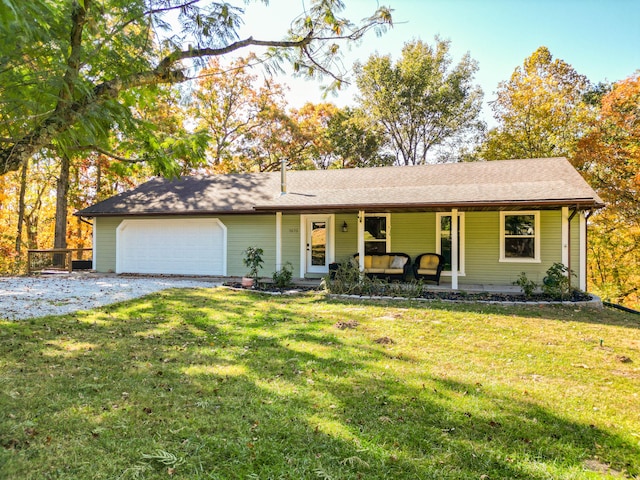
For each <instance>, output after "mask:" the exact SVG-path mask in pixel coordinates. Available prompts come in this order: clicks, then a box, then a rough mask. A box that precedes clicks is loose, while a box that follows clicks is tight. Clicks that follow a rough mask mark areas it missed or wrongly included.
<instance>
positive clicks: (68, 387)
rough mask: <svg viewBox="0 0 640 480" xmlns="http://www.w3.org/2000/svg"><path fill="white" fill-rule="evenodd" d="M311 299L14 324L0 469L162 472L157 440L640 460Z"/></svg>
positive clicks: (359, 472)
mask: <svg viewBox="0 0 640 480" xmlns="http://www.w3.org/2000/svg"><path fill="white" fill-rule="evenodd" d="M160 297H162V302H158V301H157V300H158V299H159V298H160ZM316 301H317V299H314V298H312V297H308V298H301V299H298V300H296V301H291V300H290V299H278V298H265V297H264V296H260V295H247V294H224V295H215V294H213V295H212V294H211V292H205V293H202V291H180V292H176V291H173V292H167V293H163V294H159V295H153V296H150V297H146V298H145V299H142V300H138V301H132V302H127V303H124V304H121V305H117V306H112V307H107V308H105V309H102V312H103V313H98V314H96V313H91V312H90V313H86V314H84V313H83V314H77V315H72V316H68V317H58V318H45V319H38V320H34V321H30V322H24V323H15V324H12V325H11V329H8V330H3V331H2V332H3V333H2V336H1V337H0V340H1V344H0V347H1V348H2V359H3V366H2V367H0V368H1V370H0V372H1V373H2V377H3V378H4V379H5V380H4V382H6V384H7V385H11V388H10V389H5V390H7V392H8V393H7V394H2V395H0V445H1V446H2V447H3V448H2V450H1V451H0V477H4V478H8V477H12V478H29V477H34V476H35V477H41V478H46V477H61V476H62V477H65V478H89V477H92V478H97V477H101V478H118V477H122V478H133V476H134V474H135V473H136V472H137V470H135V468H140V469H142V468H143V467H144V466H145V465H146V466H147V467H149V469H150V470H148V471H147V472H146V475H147V476H150V477H149V478H156V477H153V475H156V476H157V478H164V477H166V474H167V464H162V462H158V461H156V462H155V463H154V461H153V460H146V461H145V460H143V457H142V454H145V453H150V452H154V451H164V452H170V453H172V454H174V455H175V456H176V458H178V459H179V460H180V461H176V462H175V464H172V465H169V468H172V469H173V470H171V471H170V473H171V475H172V476H173V478H291V479H299V478H319V477H322V475H325V476H326V478H341V479H358V478H452V479H453V478H456V479H462V478H482V476H483V475H488V478H523V479H534V480H535V479H546V478H549V477H550V476H552V477H554V478H563V477H564V476H566V477H567V478H569V477H571V478H580V475H581V473H580V472H582V471H583V463H582V462H583V461H584V460H586V459H591V458H598V457H599V458H604V459H607V458H608V459H609V461H613V460H615V462H616V463H615V465H613V466H614V467H616V468H618V469H621V470H622V469H627V470H628V471H629V472H631V473H634V474H638V473H639V472H638V464H637V463H635V464H634V463H632V462H634V460H632V459H634V458H635V459H637V458H640V449H639V448H638V446H637V445H631V444H629V443H626V442H625V441H624V440H623V439H621V438H620V437H617V436H616V435H614V434H612V433H610V432H607V431H604V430H601V429H598V428H595V427H593V426H589V425H582V424H578V423H574V422H571V421H567V420H566V419H563V418H560V417H558V416H557V415H555V414H554V413H552V412H551V411H549V410H546V409H544V408H542V407H540V406H538V405H535V404H532V403H528V402H526V401H514V400H513V398H512V397H506V396H503V395H502V394H500V393H497V392H496V391H493V390H491V389H488V388H485V387H483V386H482V385H479V384H469V383H464V382H459V381H455V380H451V379H447V378H442V377H438V376H434V375H433V374H431V373H429V372H430V370H429V368H428V367H427V366H422V365H420V364H419V362H418V360H417V358H418V357H416V356H409V357H406V358H399V357H397V356H396V357H392V356H389V354H388V352H387V351H386V348H385V346H384V345H378V344H375V343H372V342H370V341H369V339H368V338H367V337H366V335H363V334H362V333H361V332H360V331H357V330H353V331H352V330H344V331H343V330H337V329H336V328H335V327H334V326H333V322H334V321H335V319H336V318H342V319H345V320H348V319H355V318H356V317H355V316H352V315H351V314H350V312H349V310H348V308H347V307H348V306H352V304H349V305H347V304H345V305H344V306H343V308H339V309H336V310H335V311H331V312H328V313H326V312H325V313H318V314H317V315H315V314H313V313H308V314H306V316H305V317H303V316H301V314H300V308H301V303H300V302H302V303H307V304H313V303H314V302H316ZM159 304H162V305H163V307H159ZM465 308H467V307H465ZM469 308H470V307H469ZM247 312H250V313H251V314H252V315H251V316H250V317H248V318H247ZM358 318H359V317H358ZM3 329H4V325H3ZM381 363H383V364H386V365H388V366H389V369H388V370H385V369H383V368H380V367H379V365H380V364H381ZM396 369H398V371H407V372H408V373H409V374H408V375H400V374H395V373H394V371H395V370H396ZM405 369H407V370H405ZM9 390H10V391H9ZM610 451H613V452H615V453H616V454H618V455H619V456H618V458H617V459H611V458H610V457H609V456H608V455H610V453H609V452H610ZM99 459H108V460H107V461H102V460H99ZM145 468H146V467H145ZM142 473H144V472H142Z"/></svg>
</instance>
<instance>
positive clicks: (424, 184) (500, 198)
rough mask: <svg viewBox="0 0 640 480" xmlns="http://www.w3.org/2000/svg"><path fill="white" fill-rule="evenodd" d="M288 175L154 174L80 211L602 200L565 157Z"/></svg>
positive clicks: (583, 203) (584, 203) (582, 203)
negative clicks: (165, 176) (284, 188)
mask: <svg viewBox="0 0 640 480" xmlns="http://www.w3.org/2000/svg"><path fill="white" fill-rule="evenodd" d="M286 182H287V193H286V194H284V195H282V194H281V193H280V172H273V173H254V174H232V175H210V176H198V177H185V178H182V179H174V180H167V179H163V178H154V179H152V180H150V181H148V182H146V183H144V184H142V185H140V186H139V187H137V188H135V189H134V190H131V191H128V192H124V193H122V194H120V195H116V196H114V197H111V198H109V199H107V200H104V201H102V202H100V203H97V204H95V205H93V206H90V207H88V208H85V209H84V210H81V211H79V212H77V213H76V215H81V216H85V217H93V216H106V215H166V214H208V213H215V214H224V213H251V212H256V211H285V210H292V211H313V210H324V211H326V210H332V209H333V210H358V209H365V210H372V209H386V210H403V209H405V210H411V209H415V210H428V209H445V208H467V209H473V208H509V207H513V208H519V207H522V206H537V207H558V206H563V205H567V206H578V207H579V208H593V207H600V206H602V205H603V202H602V200H601V199H600V197H599V196H598V195H597V194H596V193H595V192H594V191H593V189H592V188H591V187H590V186H589V185H588V184H587V183H586V182H585V181H584V179H583V178H582V177H581V176H580V174H579V173H578V172H577V171H576V170H575V169H574V168H573V166H572V165H571V164H570V163H569V162H568V161H567V160H566V159H564V158H539V159H528V160H503V161H497V162H475V163H452V164H439V165H423V166H413V167H381V168H363V169H345V170H305V171H288V172H287V177H286Z"/></svg>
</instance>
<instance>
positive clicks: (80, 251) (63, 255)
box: [27, 248, 93, 275]
mask: <svg viewBox="0 0 640 480" xmlns="http://www.w3.org/2000/svg"><path fill="white" fill-rule="evenodd" d="M85 252H93V249H92V248H51V249H42V250H35V249H34V250H28V251H27V274H28V275H31V274H32V273H33V272H36V271H43V270H66V271H68V272H71V271H72V270H73V262H74V261H75V260H74V254H75V259H76V260H83V259H84V256H85V255H84V254H85ZM88 257H89V259H91V255H88Z"/></svg>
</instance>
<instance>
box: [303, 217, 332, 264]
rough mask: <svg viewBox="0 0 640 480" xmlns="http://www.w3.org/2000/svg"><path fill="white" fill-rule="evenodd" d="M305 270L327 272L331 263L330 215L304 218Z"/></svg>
mask: <svg viewBox="0 0 640 480" xmlns="http://www.w3.org/2000/svg"><path fill="white" fill-rule="evenodd" d="M305 226H306V228H305V230H306V272H307V273H328V272H329V263H331V259H330V257H331V256H332V255H331V216H330V215H311V216H308V217H307V218H306V225H305Z"/></svg>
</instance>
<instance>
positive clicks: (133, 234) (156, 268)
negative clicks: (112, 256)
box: [116, 218, 227, 275]
mask: <svg viewBox="0 0 640 480" xmlns="http://www.w3.org/2000/svg"><path fill="white" fill-rule="evenodd" d="M226 251H227V229H226V227H225V226H224V224H223V223H222V222H221V221H220V220H219V219H217V218H196V219H136V220H123V221H122V222H121V223H120V225H119V226H118V229H117V233H116V272H117V273H148V274H168V275H226V270H227V262H226V258H227V255H226Z"/></svg>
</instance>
